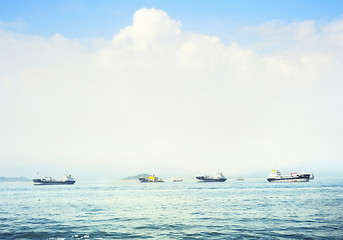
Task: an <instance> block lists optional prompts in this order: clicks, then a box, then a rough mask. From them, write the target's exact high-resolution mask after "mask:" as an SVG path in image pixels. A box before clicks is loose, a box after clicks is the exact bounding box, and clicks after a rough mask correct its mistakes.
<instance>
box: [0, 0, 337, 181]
mask: <svg viewBox="0 0 343 240" xmlns="http://www.w3.org/2000/svg"><path fill="white" fill-rule="evenodd" d="M342 76H343V2H342V1H267V0H264V1H248V0H246V1H218V0H214V1H70V0H61V1H19V0H16V1H4V0H0V176H8V177H18V176H25V177H29V178H31V177H35V176H36V174H37V173H39V175H40V176H53V177H56V178H58V177H59V176H60V177H62V176H63V174H64V173H65V172H69V173H71V174H72V175H73V176H74V177H75V178H76V179H81V180H87V179H109V180H110V179H119V178H122V177H126V176H132V175H136V174H140V173H155V174H156V175H157V176H159V177H162V178H167V177H174V176H180V175H183V176H190V177H193V176H195V175H198V174H208V175H213V174H215V173H216V172H217V171H219V170H220V171H222V172H223V173H224V175H225V176H227V177H238V176H242V177H246V176H267V175H268V174H269V172H270V171H271V170H272V169H275V168H278V169H280V170H281V172H283V173H285V174H286V173H289V172H294V171H299V172H301V171H303V169H304V170H306V171H312V172H314V174H315V175H317V176H318V175H319V176H328V175H331V176H333V175H335V176H341V175H342V174H343V161H342V160H343V148H342V145H343V124H342V123H343V111H342V109H343V82H342Z"/></svg>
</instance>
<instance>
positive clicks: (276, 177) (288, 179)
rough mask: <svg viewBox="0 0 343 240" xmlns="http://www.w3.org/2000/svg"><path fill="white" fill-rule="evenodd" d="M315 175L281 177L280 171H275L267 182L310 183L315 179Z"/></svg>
mask: <svg viewBox="0 0 343 240" xmlns="http://www.w3.org/2000/svg"><path fill="white" fill-rule="evenodd" d="M313 178H314V175H313V173H300V174H298V173H296V172H294V173H291V174H290V175H284V176H282V175H281V172H280V171H279V170H273V171H272V172H271V173H270V174H269V176H268V178H267V180H268V182H308V181H309V180H310V179H313Z"/></svg>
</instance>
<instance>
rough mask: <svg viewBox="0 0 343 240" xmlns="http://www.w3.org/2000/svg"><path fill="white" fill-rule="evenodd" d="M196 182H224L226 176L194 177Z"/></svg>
mask: <svg viewBox="0 0 343 240" xmlns="http://www.w3.org/2000/svg"><path fill="white" fill-rule="evenodd" d="M196 179H197V180H198V182H225V181H226V178H219V179H216V178H204V177H196Z"/></svg>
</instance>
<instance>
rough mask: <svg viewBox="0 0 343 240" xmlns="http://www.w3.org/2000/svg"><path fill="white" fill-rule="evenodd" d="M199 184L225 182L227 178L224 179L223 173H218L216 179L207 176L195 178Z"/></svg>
mask: <svg viewBox="0 0 343 240" xmlns="http://www.w3.org/2000/svg"><path fill="white" fill-rule="evenodd" d="M195 178H196V179H197V180H198V182H225V181H226V177H224V175H223V173H222V172H218V173H217V174H216V175H215V176H214V177H210V176H207V175H201V176H196V177H195Z"/></svg>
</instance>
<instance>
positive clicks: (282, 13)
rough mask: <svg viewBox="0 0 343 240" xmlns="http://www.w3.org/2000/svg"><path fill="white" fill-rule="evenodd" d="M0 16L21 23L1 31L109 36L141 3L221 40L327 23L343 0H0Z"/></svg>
mask: <svg viewBox="0 0 343 240" xmlns="http://www.w3.org/2000/svg"><path fill="white" fill-rule="evenodd" d="M0 2H1V8H0V20H1V21H2V22H5V23H14V22H17V23H21V24H20V25H11V26H7V27H6V26H4V27H3V28H4V29H9V30H13V31H15V32H21V33H27V34H32V35H40V36H50V35H53V34H55V33H60V34H62V35H64V36H66V37H69V38H89V37H104V38H107V39H110V38H112V37H113V35H114V34H115V33H116V32H117V31H118V30H119V29H121V28H123V27H125V26H127V25H129V24H131V23H132V14H133V13H134V12H135V11H136V10H138V9H140V8H143V7H146V8H156V9H162V10H164V11H166V12H167V13H168V14H169V16H170V17H172V18H173V19H176V20H181V21H182V29H183V30H185V31H196V32H200V33H203V34H209V35H216V36H219V37H221V38H223V39H224V40H225V38H229V37H228V36H227V34H228V33H231V32H233V31H235V30H237V29H238V28H240V27H244V26H255V25H259V24H261V23H264V22H267V21H272V20H281V21H284V22H286V23H289V22H298V21H304V20H316V21H319V22H327V21H331V20H334V19H337V18H339V17H340V16H341V14H342V9H343V2H342V1H319V0H313V1H309V0H307V1H306V0H304V1H297V0H289V1H271V0H262V1H253V0H250V1H247V0H244V1H197V0H190V1H175V0H173V1H167V0H165V1H88V0H87V1H70V0H61V1H43V0H37V1H29V0H22V1H19V0H16V1H6V0H1V1H0Z"/></svg>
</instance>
